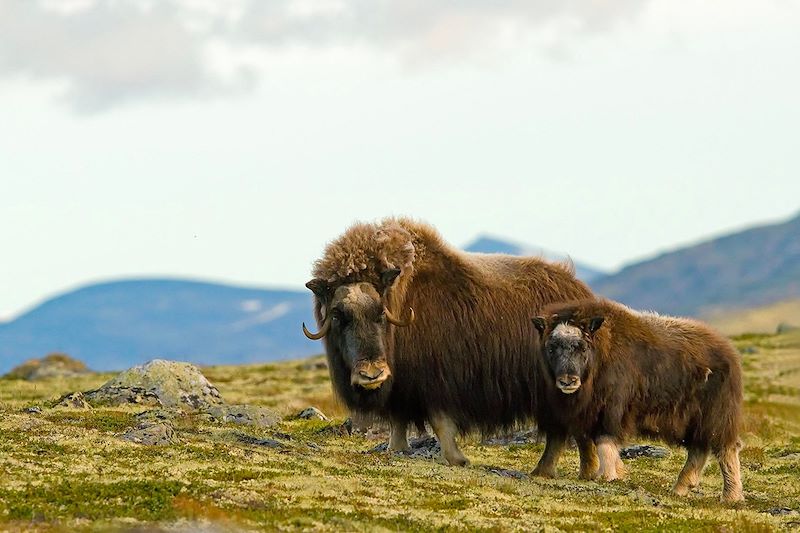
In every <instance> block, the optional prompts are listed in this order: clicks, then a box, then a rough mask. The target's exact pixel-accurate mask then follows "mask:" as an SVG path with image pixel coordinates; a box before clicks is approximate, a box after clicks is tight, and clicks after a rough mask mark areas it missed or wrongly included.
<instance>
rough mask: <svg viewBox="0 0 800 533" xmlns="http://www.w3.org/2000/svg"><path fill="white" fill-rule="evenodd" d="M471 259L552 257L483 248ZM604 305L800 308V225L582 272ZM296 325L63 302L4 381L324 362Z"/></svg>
mask: <svg viewBox="0 0 800 533" xmlns="http://www.w3.org/2000/svg"><path fill="white" fill-rule="evenodd" d="M466 249H467V250H469V251H475V252H484V253H507V254H515V255H542V256H544V257H546V258H548V259H554V260H560V259H564V258H565V256H563V255H561V254H554V253H550V252H548V251H546V250H541V249H538V248H534V247H531V246H526V245H522V244H518V243H514V242H510V241H506V240H503V239H498V238H495V237H489V236H482V237H479V238H478V239H476V240H475V241H474V242H472V243H470V244H469V245H468V246H467V247H466ZM575 266H576V271H577V275H578V276H579V277H580V278H581V279H583V280H585V281H587V282H588V283H589V284H590V285H591V286H592V288H593V289H594V290H595V291H596V292H597V293H598V294H601V295H603V296H608V297H611V298H614V299H617V300H620V301H622V302H624V303H626V304H628V305H631V306H633V307H636V308H641V309H653V310H657V311H662V312H669V313H677V314H688V315H701V314H703V313H704V312H706V311H708V310H710V309H716V308H730V307H747V306H753V305H759V304H766V303H770V302H774V301H777V300H781V299H787V298H792V297H798V296H800V216H798V217H796V218H794V219H792V220H789V221H787V222H784V223H781V224H774V225H770V226H762V227H758V228H753V229H749V230H746V231H742V232H739V233H736V234H733V235H728V236H725V237H721V238H718V239H713V240H710V241H707V242H704V243H701V244H698V245H695V246H689V247H686V248H684V249H681V250H676V251H673V252H670V253H665V254H662V255H660V256H658V257H656V258H653V259H650V260H647V261H642V262H640V263H637V264H633V265H630V266H627V267H625V268H624V269H623V270H621V271H620V272H618V273H615V274H612V275H603V273H602V272H601V271H599V270H598V269H595V268H592V267H588V266H586V265H584V264H582V263H576V264H575ZM301 322H306V323H307V324H312V323H313V322H314V321H313V320H312V314H311V293H310V292H309V291H307V290H305V289H302V290H296V291H294V290H272V289H262V288H247V287H235V286H228V285H221V284H215V283H202V282H196V281H185V280H174V279H173V280H170V279H145V280H125V281H116V282H109V283H98V284H94V285H89V286H86V287H83V288H81V289H78V290H75V291H72V292H68V293H65V294H62V295H60V296H56V297H54V298H52V299H50V300H48V301H46V302H45V303H43V304H41V305H39V306H37V307H35V308H34V309H32V310H30V311H28V312H27V313H25V314H23V315H21V316H19V317H18V318H16V319H15V320H13V321H10V322H7V323H0V373H4V372H6V371H8V370H9V369H10V368H11V367H13V366H14V365H16V364H18V363H20V362H22V361H23V360H25V359H29V358H32V357H42V356H44V355H46V354H47V353H50V352H54V351H62V352H66V353H67V354H69V355H71V356H73V357H77V358H78V359H81V360H82V361H84V362H85V363H86V364H87V365H89V367H91V368H93V369H96V370H111V369H122V368H126V367H129V366H131V365H134V364H138V363H142V362H144V361H147V360H149V359H152V358H155V357H162V358H169V359H181V360H186V361H192V362H196V363H199V364H224V363H227V364H237V363H248V362H257V361H274V360H278V359H287V358H293V357H303V356H307V355H312V354H316V353H320V352H321V351H322V345H321V343H320V342H319V341H310V340H308V339H306V338H305V337H304V336H303V334H302V331H301V329H300V324H301Z"/></svg>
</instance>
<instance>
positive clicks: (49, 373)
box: [6, 353, 91, 381]
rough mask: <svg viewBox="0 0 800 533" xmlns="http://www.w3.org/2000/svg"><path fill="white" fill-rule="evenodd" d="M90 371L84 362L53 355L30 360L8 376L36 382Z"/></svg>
mask: <svg viewBox="0 0 800 533" xmlns="http://www.w3.org/2000/svg"><path fill="white" fill-rule="evenodd" d="M90 372H91V370H89V369H88V368H87V367H86V365H85V364H84V363H83V362H82V361H78V360H77V359H73V358H72V357H70V356H68V355H67V354H63V353H51V354H50V355H47V356H45V357H42V358H41V359H30V360H28V361H25V362H24V363H22V364H21V365H19V366H17V367H15V368H13V369H12V370H11V372H9V373H8V374H6V376H7V377H9V378H13V379H24V380H28V381H36V380H39V379H45V378H53V377H74V376H80V375H81V374H88V373H90Z"/></svg>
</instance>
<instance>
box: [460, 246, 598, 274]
mask: <svg viewBox="0 0 800 533" xmlns="http://www.w3.org/2000/svg"><path fill="white" fill-rule="evenodd" d="M464 249H465V250H466V251H468V252H479V253H490V254H492V253H493V254H509V255H533V256H541V257H543V258H545V259H548V260H550V261H566V260H569V261H572V262H573V264H574V265H575V275H576V276H578V278H580V279H582V280H583V281H585V282H586V283H589V282H591V281H593V280H595V279H598V278H600V277H602V276H605V275H607V273H606V272H603V271H602V270H600V269H599V268H595V267H591V266H588V265H586V264H584V263H580V262H575V261H573V260H572V258H571V257H569V256H568V255H566V254H562V253H558V252H552V251H549V250H545V249H544V248H539V247H536V246H530V245H527V244H521V243H515V242H512V241H509V240H506V239H501V238H499V237H493V236H491V235H480V236H478V237H477V238H476V239H475V240H474V241H472V242H470V243H469V244H468V245H467V246H466V247H465V248H464Z"/></svg>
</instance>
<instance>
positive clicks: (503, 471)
mask: <svg viewBox="0 0 800 533" xmlns="http://www.w3.org/2000/svg"><path fill="white" fill-rule="evenodd" d="M486 471H487V472H489V473H490V474H494V475H496V476H500V477H507V478H511V479H528V477H529V476H528V474H526V473H525V472H520V471H519V470H510V469H508V468H498V467H495V466H487V467H486Z"/></svg>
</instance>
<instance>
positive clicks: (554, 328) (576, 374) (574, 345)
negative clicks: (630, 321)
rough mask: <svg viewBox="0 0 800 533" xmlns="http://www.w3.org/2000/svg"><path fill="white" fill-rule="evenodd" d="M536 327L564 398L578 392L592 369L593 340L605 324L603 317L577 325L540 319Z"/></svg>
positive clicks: (559, 320) (557, 318)
mask: <svg viewBox="0 0 800 533" xmlns="http://www.w3.org/2000/svg"><path fill="white" fill-rule="evenodd" d="M533 324H534V326H536V329H537V330H538V331H539V338H540V341H541V348H542V349H541V356H542V357H543V358H544V361H545V366H546V368H547V369H548V371H549V373H550V377H551V379H553V381H554V384H555V386H556V387H557V388H558V390H560V391H561V392H562V393H564V394H573V393H575V392H577V391H578V389H580V388H581V384H582V383H583V382H584V381H585V380H586V377H587V375H588V373H589V369H590V368H591V364H592V360H593V358H594V346H593V344H592V339H593V336H594V333H595V332H596V331H597V330H598V329H599V328H600V326H601V325H602V324H603V317H593V318H591V319H586V320H578V321H573V320H565V319H563V318H561V317H559V316H558V315H554V316H552V317H550V319H546V318H544V317H536V318H534V319H533Z"/></svg>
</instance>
